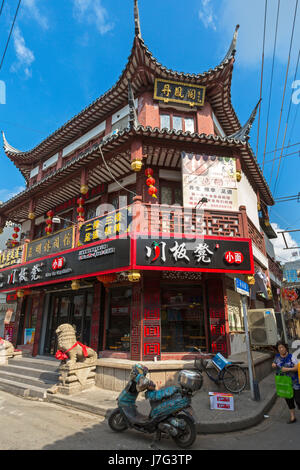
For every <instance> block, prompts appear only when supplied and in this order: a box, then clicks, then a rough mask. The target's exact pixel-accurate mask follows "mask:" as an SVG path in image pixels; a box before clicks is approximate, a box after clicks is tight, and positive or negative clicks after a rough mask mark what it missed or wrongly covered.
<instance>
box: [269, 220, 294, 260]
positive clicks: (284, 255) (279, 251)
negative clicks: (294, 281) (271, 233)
mask: <svg viewBox="0 0 300 470" xmlns="http://www.w3.org/2000/svg"><path fill="white" fill-rule="evenodd" d="M271 225H272V227H273V229H274V230H275V232H276V233H277V237H278V238H274V239H273V240H272V243H273V246H274V250H275V257H276V260H277V261H280V262H281V263H285V262H288V261H295V260H297V259H298V258H299V256H293V253H295V252H298V254H299V250H298V249H296V248H295V249H294V250H287V249H285V248H286V245H285V242H284V239H283V236H282V234H280V233H278V232H283V230H284V229H282V228H280V227H279V225H278V224H275V223H272V224H271ZM284 236H285V239H286V243H287V246H288V247H289V248H292V247H297V246H299V243H297V242H296V241H295V240H294V239H293V238H292V237H291V235H290V234H289V233H285V234H284Z"/></svg>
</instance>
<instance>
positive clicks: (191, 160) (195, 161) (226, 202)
mask: <svg viewBox="0 0 300 470" xmlns="http://www.w3.org/2000/svg"><path fill="white" fill-rule="evenodd" d="M181 156H182V185H183V205H184V207H196V206H197V204H198V205H199V203H200V201H201V199H202V198H206V199H207V202H206V203H204V204H201V208H202V209H210V210H228V211H237V210H238V197H237V182H236V177H235V176H236V161H235V159H234V158H230V157H219V156H216V155H206V154H193V153H186V152H182V154H181Z"/></svg>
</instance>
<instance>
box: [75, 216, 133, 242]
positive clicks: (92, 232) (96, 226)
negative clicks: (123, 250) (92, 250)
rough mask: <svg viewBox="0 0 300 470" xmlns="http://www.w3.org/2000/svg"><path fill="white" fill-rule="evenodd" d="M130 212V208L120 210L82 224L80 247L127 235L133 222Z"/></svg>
mask: <svg viewBox="0 0 300 470" xmlns="http://www.w3.org/2000/svg"><path fill="white" fill-rule="evenodd" d="M130 211H131V208H130V207H128V208H124V209H120V210H119V211H117V212H113V213H111V214H107V215H104V216H102V217H98V218H97V219H93V220H91V221H89V222H86V223H84V224H82V226H81V228H80V234H79V243H80V245H86V244H87V243H93V242H96V241H99V240H105V239H106V238H111V237H114V236H116V235H122V234H125V233H127V232H128V231H129V227H130V223H131V221H132V216H131V213H130Z"/></svg>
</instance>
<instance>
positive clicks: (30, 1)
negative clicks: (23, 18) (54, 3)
mask: <svg viewBox="0 0 300 470" xmlns="http://www.w3.org/2000/svg"><path fill="white" fill-rule="evenodd" d="M37 2H38V0H23V7H24V10H23V11H24V12H25V14H26V15H27V16H30V17H31V18H33V19H34V20H35V21H36V22H37V23H38V24H39V25H40V27H41V28H43V29H48V28H49V23H48V19H47V17H46V16H44V15H42V14H41V12H40V10H39V8H38V6H37Z"/></svg>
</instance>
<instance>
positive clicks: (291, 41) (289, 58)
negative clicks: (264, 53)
mask: <svg viewBox="0 0 300 470" xmlns="http://www.w3.org/2000/svg"><path fill="white" fill-rule="evenodd" d="M297 9H298V0H296V6H295V12H294V21H293V28H292V34H291V39H290V48H289V56H288V62H287V67H286V74H285V82H284V89H283V95H282V103H281V109H280V116H279V123H278V130H277V137H276V144H275V148H277V143H278V138H279V131H280V125H281V118H282V111H283V105H284V99H285V92H286V84H287V78H288V72H289V68H290V60H291V50H292V44H293V39H294V30H295V22H296V15H297ZM275 158H276V151H275V153H274V162H275ZM273 169H274V165H273V166H272V171H271V176H270V181H269V183H270V184H271V181H272V176H273Z"/></svg>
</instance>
